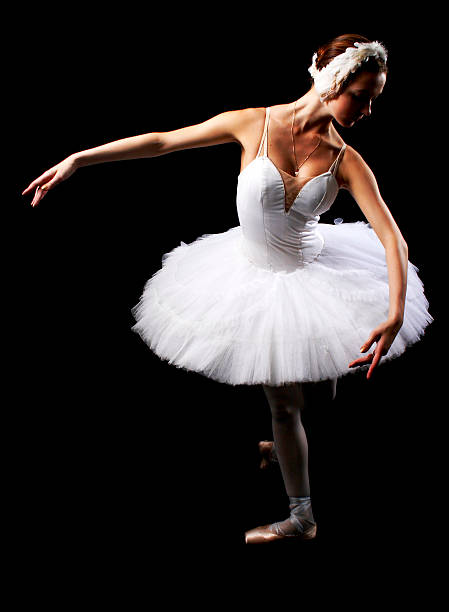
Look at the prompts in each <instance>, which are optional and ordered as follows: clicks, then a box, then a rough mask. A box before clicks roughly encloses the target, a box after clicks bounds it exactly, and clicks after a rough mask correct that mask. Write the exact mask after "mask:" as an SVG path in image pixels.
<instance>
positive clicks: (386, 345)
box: [348, 319, 402, 379]
mask: <svg viewBox="0 0 449 612" xmlns="http://www.w3.org/2000/svg"><path fill="white" fill-rule="evenodd" d="M401 327H402V321H399V320H398V319H388V320H387V321H384V322H383V323H381V324H380V325H378V326H377V327H376V329H374V330H373V331H372V332H371V335H370V337H369V338H368V340H367V341H366V342H365V344H364V345H363V346H362V347H361V349H360V352H361V353H364V352H365V351H367V350H368V349H369V348H370V346H371V345H372V344H373V342H376V343H377V344H376V348H375V349H374V351H373V352H372V353H370V354H369V355H366V356H365V357H360V358H359V359H356V360H355V361H351V363H350V364H349V366H348V367H349V368H353V367H356V366H361V365H365V364H366V363H371V367H370V368H369V370H368V373H367V375H366V378H367V379H369V378H370V377H371V376H372V373H373V370H374V368H375V367H376V366H377V364H378V363H379V361H380V358H381V357H382V355H386V354H387V353H388V351H389V350H390V346H391V345H392V344H393V341H394V339H395V337H396V336H397V333H398V332H399V330H400V329H401Z"/></svg>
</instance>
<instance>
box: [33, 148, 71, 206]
mask: <svg viewBox="0 0 449 612" xmlns="http://www.w3.org/2000/svg"><path fill="white" fill-rule="evenodd" d="M76 169H77V164H76V160H75V158H74V157H73V156H72V155H70V156H69V157H67V158H66V159H63V160H62V162H60V163H59V164H56V166H53V168H50V169H49V170H47V171H46V172H44V173H43V174H41V175H40V176H39V177H38V178H37V179H35V180H34V181H33V182H32V183H30V185H29V186H28V187H27V188H26V189H25V190H24V191H22V195H25V194H27V193H29V192H30V191H31V190H32V189H34V188H35V187H36V193H35V194H34V198H33V200H32V202H31V206H37V204H38V203H39V202H40V200H42V198H43V197H44V196H45V194H46V193H47V192H48V191H49V190H50V189H52V188H53V187H54V186H55V185H58V183H62V181H65V180H66V179H68V178H69V176H71V175H72V174H73V173H74V172H75V170H76Z"/></svg>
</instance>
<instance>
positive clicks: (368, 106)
mask: <svg viewBox="0 0 449 612" xmlns="http://www.w3.org/2000/svg"><path fill="white" fill-rule="evenodd" d="M362 113H363V114H364V115H365V117H369V116H370V115H371V100H370V101H369V102H368V104H365V106H364V107H363V110H362Z"/></svg>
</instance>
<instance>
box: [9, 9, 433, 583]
mask: <svg viewBox="0 0 449 612" xmlns="http://www.w3.org/2000/svg"><path fill="white" fill-rule="evenodd" d="M248 8H249V7H248ZM243 9H244V7H243V5H241V6H239V7H231V6H230V5H228V6H225V5H222V6H220V7H217V10H216V12H214V13H213V14H212V13H209V11H208V10H206V9H202V8H199V7H197V8H195V7H194V6H193V5H190V6H188V7H184V8H179V7H178V8H177V9H176V10H175V8H174V7H169V6H167V7H161V6H159V7H158V8H157V9H155V8H154V6H153V8H151V7H150V8H149V7H148V6H145V7H144V6H143V5H130V6H127V7H123V6H121V7H120V10H115V9H113V8H111V7H109V8H108V10H107V11H106V10H104V11H103V10H100V9H98V10H96V11H95V10H93V9H92V6H90V7H87V6H86V7H85V6H82V7H81V6H79V5H78V6H77V7H71V8H70V9H68V8H65V9H64V10H63V11H61V10H60V9H59V11H56V12H55V11H52V10H50V9H48V10H44V9H42V8H40V9H39V10H38V9H34V10H35V14H30V13H27V15H26V18H25V17H24V19H22V21H21V22H20V27H19V30H18V36H17V39H16V45H17V48H16V49H15V50H14V51H15V55H14V60H13V61H12V62H11V63H10V65H9V66H8V67H9V68H11V74H10V76H11V83H12V87H11V92H12V96H11V99H10V101H11V100H12V101H13V104H14V106H15V108H14V109H13V111H19V112H18V113H17V115H18V117H17V120H14V122H13V121H11V125H9V126H7V127H10V128H11V127H12V128H13V131H14V134H15V137H14V141H13V142H14V145H17V152H16V154H15V155H14V160H15V163H14V164H13V167H12V170H11V171H12V174H13V175H14V179H13V186H14V189H15V195H14V197H13V201H14V213H15V219H16V220H17V223H16V225H15V226H14V227H15V228H16V232H15V233H14V234H11V235H10V236H7V238H10V237H11V236H12V237H13V240H12V244H11V249H10V251H11V253H10V260H11V261H13V262H14V269H15V270H16V271H17V273H16V274H15V278H16V279H17V280H18V288H17V290H16V291H15V292H14V293H13V294H12V296H10V300H11V301H10V303H9V306H10V309H11V313H12V315H11V316H12V321H13V323H12V326H11V330H12V332H13V335H14V338H15V344H14V346H15V348H16V349H17V350H18V359H17V360H15V361H14V365H15V366H16V365H17V367H14V371H13V373H12V377H13V378H12V379H11V380H14V385H15V386H14V398H15V399H14V402H13V404H11V410H10V411H9V414H10V415H11V416H12V422H11V425H8V428H7V429H6V431H7V437H8V442H9V445H10V447H11V452H9V453H8V466H9V468H10V469H9V474H10V475H11V485H12V488H13V494H12V495H11V503H12V508H13V512H14V514H15V518H16V519H18V523H19V525H20V526H19V527H18V528H17V531H16V532H15V533H16V535H17V537H18V538H19V540H20V542H21V544H20V546H19V552H20V551H23V552H24V556H25V557H26V558H27V559H29V560H30V562H32V563H34V562H36V560H42V558H43V556H44V555H43V553H45V554H46V555H48V554H49V555H50V557H51V558H52V560H53V561H56V563H54V565H52V567H53V569H54V568H55V567H56V566H57V565H58V563H57V560H58V559H60V560H61V563H62V566H60V570H61V576H62V575H64V571H63V570H62V569H61V568H62V567H67V566H64V563H65V562H67V563H68V561H67V560H68V559H71V560H72V561H73V563H75V565H76V568H77V571H79V572H81V573H80V574H79V576H80V580H81V582H83V581H89V580H92V581H93V575H94V573H91V572H94V569H91V568H96V570H97V571H98V572H100V568H102V569H104V568H105V567H109V568H113V570H114V571H115V572H116V573H117V575H120V576H124V575H125V574H127V573H128V574H129V576H132V577H133V578H132V579H133V580H135V581H136V585H142V584H143V582H144V581H145V580H146V579H147V577H148V571H149V566H150V565H149V564H150V563H151V562H152V561H153V560H155V559H157V561H158V573H157V575H159V574H160V575H163V574H164V573H170V572H172V571H173V570H174V568H175V566H176V568H177V569H180V568H182V570H183V571H186V570H187V569H191V568H192V566H191V559H192V558H193V557H192V555H193V553H195V554H199V556H198V557H196V558H197V559H200V562H199V564H200V566H201V569H202V571H206V570H207V569H208V566H209V561H208V560H210V562H211V563H212V564H215V563H218V562H220V561H221V560H222V558H224V557H223V556H224V554H225V553H226V554H229V553H231V555H232V557H231V558H232V559H233V561H234V562H235V563H236V562H239V561H241V560H242V559H243V561H244V562H245V563H247V564H248V565H247V567H248V568H259V569H260V571H261V572H262V573H263V567H264V564H265V563H269V564H270V568H271V569H270V571H273V568H276V569H278V568H281V569H282V568H286V567H287V564H288V563H290V561H289V559H290V557H291V548H290V550H289V551H288V552H287V550H286V549H285V547H280V546H279V547H277V548H276V550H275V551H273V549H271V550H270V551H268V552H267V550H266V547H262V549H263V550H261V548H260V547H255V548H250V550H248V548H249V547H245V544H244V538H243V535H244V531H245V530H247V529H250V528H252V527H255V526H257V525H260V524H264V523H268V522H271V521H274V520H281V519H282V518H285V517H286V516H287V513H288V506H287V498H286V496H285V492H284V490H283V485H282V481H281V478H280V474H279V473H277V472H273V473H271V474H261V473H260V472H259V470H258V464H259V458H258V453H257V442H258V440H260V439H271V421H270V413H269V408H268V404H267V403H266V400H265V397H264V394H263V391H262V389H261V387H250V386H239V387H232V386H228V385H225V384H220V383H217V382H214V381H211V380H209V379H207V378H205V377H204V376H201V375H199V374H196V373H192V372H186V371H183V370H181V369H178V368H175V367H174V366H170V365H168V364H167V363H166V362H162V361H160V360H159V359H158V358H157V357H156V356H155V355H154V354H153V353H152V352H151V351H150V349H149V348H148V347H147V346H146V345H145V344H144V343H143V342H142V340H141V339H140V338H139V337H138V336H137V335H136V334H134V333H133V332H132V331H131V329H130V328H131V326H132V325H133V323H134V320H133V318H132V315H131V312H130V309H131V308H132V306H134V305H135V304H136V303H137V302H138V299H139V297H140V294H141V291H142V289H143V286H144V284H145V282H146V280H147V279H148V278H149V277H150V276H151V275H152V274H153V273H154V272H156V271H157V270H158V269H159V267H160V265H161V257H162V255H163V254H164V253H166V252H168V251H170V250H171V249H173V248H175V247H176V246H178V245H179V243H180V241H181V240H182V241H184V242H187V243H188V242H191V241H193V240H195V239H196V238H197V237H198V236H200V235H202V234H205V233H218V232H223V231H226V230H227V229H229V228H230V227H234V226H236V225H238V218H237V211H236V206H235V192H236V186H237V174H238V172H239V168H240V149H239V147H238V146H237V145H235V144H228V145H223V146H219V147H209V148H203V149H192V150H188V151H181V152H177V153H173V154H171V155H169V156H164V157H158V158H154V159H146V160H133V161H125V162H115V163H109V164H101V165H96V166H91V167H87V168H83V169H80V170H79V171H78V172H77V173H75V174H74V175H73V176H72V177H71V178H70V179H69V180H68V181H67V182H65V183H63V184H61V185H60V186H58V187H57V188H56V189H55V190H54V191H52V192H51V193H50V194H48V195H47V196H46V197H45V199H44V200H43V201H42V202H41V204H40V205H39V206H38V207H37V208H31V206H30V205H29V203H30V201H31V197H30V196H28V197H21V196H20V193H21V192H22V190H23V189H24V188H25V187H26V186H28V184H29V183H30V182H31V181H32V180H33V179H35V178H36V177H37V176H39V175H40V174H41V173H42V172H44V171H45V170H47V169H48V168H50V167H51V166H52V165H54V164H56V163H58V162H59V161H61V160H62V159H64V158H65V157H67V156H68V155H70V154H71V153H74V152H76V151H79V150H83V149H87V148H90V147H94V146H98V145H100V144H104V143H107V142H111V141H113V140H117V139H120V138H124V137H127V136H132V135H136V134H142V133H147V132H152V131H169V130H172V129H176V128H180V127H184V126H187V125H192V124H196V123H200V122H202V121H204V120H206V119H208V118H210V117H213V116H215V115H217V114H218V113H221V112H223V111H226V110H234V109H238V108H245V107H250V106H271V105H275V104H280V103H286V102H291V101H293V100H294V99H296V98H299V97H300V96H301V95H303V94H304V93H305V92H306V91H307V90H308V88H309V81H308V73H307V68H308V66H309V65H310V60H311V57H312V53H313V51H314V50H315V49H316V48H317V47H318V46H319V45H320V44H322V43H324V42H326V41H327V40H329V39H330V38H332V37H334V36H337V35H339V34H343V33H354V32H355V33H360V34H363V35H365V36H368V37H370V38H372V39H374V40H380V41H381V42H383V43H384V44H385V45H386V47H387V49H388V51H389V75H388V78H387V84H386V86H385V89H384V93H383V94H382V96H380V98H379V99H378V100H377V101H376V102H375V103H374V105H373V113H372V116H371V118H369V119H368V120H364V121H362V122H360V123H358V124H357V125H356V126H355V127H354V128H352V129H344V128H341V127H340V126H337V129H338V130H339V132H340V134H341V135H342V137H343V139H344V140H345V141H346V142H347V143H348V144H350V145H352V146H353V147H354V148H356V149H357V150H358V151H359V152H360V153H361V155H362V156H363V157H364V159H365V160H366V161H367V163H368V164H369V165H370V167H371V168H372V170H373V171H374V173H375V175H376V177H377V180H378V183H379V187H380V191H381V194H382V196H383V198H384V200H385V202H386V203H387V206H388V207H389V208H390V210H391V212H392V214H393V216H394V218H395V220H396V222H397V223H398V225H399V227H400V229H401V231H402V234H403V235H404V237H405V239H406V240H407V242H408V245H409V258H410V261H412V262H413V263H414V264H415V265H417V266H418V268H419V274H420V277H421V279H422V280H423V282H424V285H425V289H426V296H427V298H428V300H429V302H430V308H429V310H430V313H431V314H432V315H433V316H434V318H435V322H434V323H433V324H432V325H430V326H429V327H428V328H427V330H426V334H425V336H424V338H423V339H422V340H421V341H420V342H418V343H417V344H415V345H414V346H412V347H410V348H409V349H408V350H407V351H406V353H405V354H404V355H403V356H401V357H400V358H399V359H396V360H393V361H392V362H389V363H388V364H384V365H382V366H380V367H379V368H378V369H377V371H376V372H375V375H374V376H373V378H372V380H370V381H367V380H366V379H365V376H364V375H363V374H361V373H360V374H359V373H358V374H354V375H351V376H346V377H344V378H342V379H340V380H339V382H338V388H337V399H336V400H335V402H333V404H332V405H331V406H322V407H320V406H317V407H316V409H315V410H314V411H313V413H307V414H305V416H304V423H305V427H306V431H307V433H308V439H309V465H310V479H311V495H312V502H313V509H314V515H315V519H316V521H317V524H318V537H317V539H316V540H315V541H314V542H312V543H310V545H306V546H304V547H297V548H296V552H295V555H294V559H295V567H296V568H303V569H304V567H306V566H307V567H312V568H314V569H318V568H319V567H320V568H322V567H323V565H322V564H323V563H328V564H329V565H333V564H335V566H336V567H338V566H339V559H340V557H341V555H343V554H345V556H347V555H348V554H349V555H350V557H351V559H352V563H353V564H352V565H351V568H352V570H354V571H355V570H356V567H357V563H354V560H355V559H360V560H361V561H363V563H368V562H370V560H371V559H372V558H373V555H374V553H375V554H376V556H378V555H380V556H381V558H383V560H384V563H385V562H388V563H389V568H390V571H391V573H390V574H388V572H387V573H384V576H383V577H384V579H387V578H388V577H389V578H392V577H393V575H394V568H395V563H396V562H401V563H404V561H409V562H410V566H412V567H413V568H414V569H415V570H416V571H419V569H418V568H422V567H423V566H424V565H425V562H424V559H425V558H426V557H427V553H428V548H429V549H430V546H435V544H436V545H437V546H438V545H441V542H442V540H441V537H442V536H441V530H439V531H438V532H437V533H436V532H435V531H434V530H435V528H436V525H437V524H439V520H440V519H439V516H438V515H439V512H440V496H441V495H442V488H443V487H441V486H440V479H441V478H442V474H441V473H440V469H441V467H440V466H441V461H442V456H441V451H442V447H441V437H440V436H441V435H442V434H440V432H441V426H440V421H441V420H442V416H441V413H442V408H443V406H442V403H443V401H444V399H442V396H440V393H441V392H442V390H443V388H442V363H441V360H438V359H437V358H436V354H437V353H436V352H437V350H438V349H439V348H440V346H441V342H442V329H441V323H440V319H441V314H442V311H441V304H442V296H441V285H442V282H441V274H440V270H439V269H438V262H439V261H441V260H440V259H438V254H439V252H440V249H441V248H442V247H444V240H445V239H444V236H443V235H442V233H441V225H440V223H442V222H444V221H443V219H444V217H440V210H441V206H444V204H445V203H444V199H443V198H441V193H444V190H442V189H441V187H440V185H441V178H442V177H443V181H444V180H445V169H444V168H440V167H438V165H439V159H441V156H439V155H438V145H439V142H440V140H439V133H440V131H441V129H442V116H443V115H444V110H443V108H442V103H441V100H440V98H439V97H438V96H437V89H438V87H437V86H436V82H437V78H438V75H437V68H438V63H437V61H436V60H435V61H432V62H429V63H428V62H427V60H428V56H427V55H424V57H422V56H421V55H420V54H418V53H416V50H415V49H416V47H415V45H417V46H418V47H419V46H420V45H421V47H419V48H426V49H427V47H428V46H429V45H431V44H437V43H438V42H439V41H441V39H440V38H439V37H435V33H434V30H433V29H432V28H431V27H429V26H428V25H427V24H424V23H423V22H422V19H421V18H420V17H418V16H413V15H410V16H409V21H408V22H407V24H404V23H403V22H402V21H401V20H399V21H397V22H393V21H392V18H391V16H386V15H385V14H384V13H383V14H378V13H376V12H375V11H372V12H367V11H365V12H364V11H363V10H355V9H354V10H352V11H349V10H348V12H347V14H346V16H345V15H341V14H339V12H338V11H336V10H335V9H330V8H324V7H322V8H320V7H316V10H314V11H311V12H310V14H306V12H305V11H303V10H302V9H301V7H295V6H294V5H292V6H291V7H284V6H282V7H281V6H279V7H271V8H270V9H263V8H261V7H258V8H256V7H251V8H249V10H250V12H249V14H248V13H246V12H245V14H244V11H243ZM318 9H319V10H318ZM384 10H385V9H384ZM349 14H352V15H354V17H348V15H349ZM410 20H411V21H410ZM432 27H433V26H432ZM19 51H20V52H21V53H20V54H19ZM429 53H430V55H432V52H429ZM411 56H412V58H411ZM429 64H430V65H429ZM432 71H433V72H432ZM13 116H14V115H13ZM335 217H342V218H343V219H344V221H345V222H348V221H355V220H363V219H364V217H363V214H362V212H361V210H360V209H359V207H358V206H357V204H356V202H355V201H354V200H353V199H352V198H351V196H350V195H349V194H348V193H347V192H345V191H340V194H339V196H338V198H337V201H336V202H335V204H334V205H333V207H332V209H331V210H330V211H328V212H327V213H326V214H325V215H323V216H322V218H321V220H322V221H323V222H327V223H332V222H333V219H334V218H335ZM7 233H9V231H7ZM11 330H10V331H11ZM355 348H357V347H355ZM357 356H358V355H357V351H356V352H355V354H354V358H355V357H357ZM440 369H441V371H440ZM424 531H425V532H426V534H427V535H426V536H423V532H424ZM19 540H18V541H19ZM256 549H257V550H256ZM324 551H325V554H324ZM25 552H26V554H25ZM289 555H290V557H289ZM19 556H20V555H19ZM80 558H81V559H82V561H80V560H79V559H80ZM267 560H269V561H267ZM22 561H23V557H22ZM383 567H384V568H385V566H383ZM209 569H210V567H209ZM352 570H351V571H352ZM83 571H84V574H83V573H82V572H83ZM384 571H385V570H384ZM226 572H227V573H226ZM226 572H225V574H221V576H222V578H223V579H224V576H226V579H227V580H231V582H232V580H234V582H233V583H232V584H233V585H234V586H235V584H237V582H236V581H237V580H238V579H239V577H240V578H242V574H241V573H239V572H238V571H237V566H236V565H233V564H232V563H231V564H230V565H228V566H227V569H226ZM152 575H153V578H154V577H155V575H156V574H154V571H153V574H152ZM81 577H82V579H81ZM141 581H143V582H141ZM153 586H154V585H153ZM42 588H43V587H42Z"/></svg>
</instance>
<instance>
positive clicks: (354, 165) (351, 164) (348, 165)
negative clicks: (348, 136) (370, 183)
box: [339, 144, 371, 189]
mask: <svg viewBox="0 0 449 612" xmlns="http://www.w3.org/2000/svg"><path fill="white" fill-rule="evenodd" d="M366 171H368V172H371V170H370V168H369V166H368V164H367V163H366V161H365V160H364V159H363V157H362V156H361V155H360V153H359V152H358V151H356V149H354V147H352V146H351V145H348V144H347V145H346V149H345V152H344V155H343V157H342V160H341V164H340V166H339V175H340V177H341V181H342V184H341V187H342V188H343V189H349V187H350V184H351V181H352V180H353V178H354V176H355V175H356V174H357V175H359V174H360V173H361V172H366Z"/></svg>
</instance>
